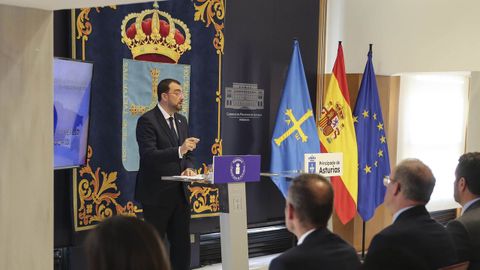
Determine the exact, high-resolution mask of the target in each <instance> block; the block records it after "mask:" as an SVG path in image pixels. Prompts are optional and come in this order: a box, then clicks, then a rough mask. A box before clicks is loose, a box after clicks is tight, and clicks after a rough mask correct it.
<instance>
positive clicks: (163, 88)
mask: <svg viewBox="0 0 480 270" xmlns="http://www.w3.org/2000/svg"><path fill="white" fill-rule="evenodd" d="M172 82H173V83H176V84H178V85H181V83H180V82H179V81H177V80H175V79H163V80H161V81H160V82H159V83H158V86H157V95H158V101H160V100H161V99H162V97H161V96H162V94H163V93H167V92H168V90H169V89H170V87H169V86H170V84H171V83H172Z"/></svg>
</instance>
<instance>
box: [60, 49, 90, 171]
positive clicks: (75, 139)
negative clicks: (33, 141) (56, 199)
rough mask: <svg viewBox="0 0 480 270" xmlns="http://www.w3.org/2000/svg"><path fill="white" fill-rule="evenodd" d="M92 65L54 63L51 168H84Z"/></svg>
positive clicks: (63, 61)
mask: <svg viewBox="0 0 480 270" xmlns="http://www.w3.org/2000/svg"><path fill="white" fill-rule="evenodd" d="M92 71H93V64H91V63H85V62H79V61H73V60H65V59H58V58H55V59H54V82H53V86H54V102H53V117H54V124H53V127H54V137H53V149H54V168H55V169H61V168H71V167H78V166H81V165H84V164H85V162H86V154H87V139H88V121H89V111H90V89H91V82H92Z"/></svg>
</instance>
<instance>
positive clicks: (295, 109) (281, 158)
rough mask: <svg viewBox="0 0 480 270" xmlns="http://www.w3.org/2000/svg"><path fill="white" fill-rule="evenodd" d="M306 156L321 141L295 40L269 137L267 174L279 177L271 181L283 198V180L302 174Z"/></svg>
mask: <svg viewBox="0 0 480 270" xmlns="http://www.w3.org/2000/svg"><path fill="white" fill-rule="evenodd" d="M306 153H320V140H319V138H318V133H317V128H316V126H315V115H314V113H313V110H312V103H311V101H310V94H309V92H308V85H307V80H306V78H305V71H304V70H303V63H302V57H301V55H300V48H299V45H298V41H297V40H294V42H293V54H292V59H291V60H290V66H289V67H288V72H287V79H286V80H285V85H284V87H283V95H282V99H281V101H280V106H279V107H278V113H277V119H276V122H275V129H274V131H273V136H272V155H271V157H272V159H271V164H270V171H271V172H272V173H274V174H279V175H280V176H274V177H272V180H273V182H274V183H275V184H276V185H277V187H278V188H279V189H280V191H281V192H282V194H283V195H284V196H285V197H286V196H287V191H288V186H289V179H287V178H286V177H285V176H287V175H296V174H298V173H299V172H301V171H302V170H303V163H304V161H303V160H304V154H306Z"/></svg>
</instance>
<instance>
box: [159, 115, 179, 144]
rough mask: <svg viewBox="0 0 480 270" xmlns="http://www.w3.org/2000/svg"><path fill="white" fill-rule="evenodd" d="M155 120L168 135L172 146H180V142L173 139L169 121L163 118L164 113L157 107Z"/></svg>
mask: <svg viewBox="0 0 480 270" xmlns="http://www.w3.org/2000/svg"><path fill="white" fill-rule="evenodd" d="M155 119H156V120H157V122H158V124H159V125H160V128H161V129H162V132H163V133H164V134H166V135H167V137H168V140H169V141H170V144H171V145H172V146H178V142H176V140H175V138H174V137H173V134H172V132H171V131H170V127H169V126H168V124H167V120H166V119H165V117H163V114H162V112H161V111H160V109H159V108H158V106H156V108H155Z"/></svg>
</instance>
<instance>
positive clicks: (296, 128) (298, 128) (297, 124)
mask: <svg viewBox="0 0 480 270" xmlns="http://www.w3.org/2000/svg"><path fill="white" fill-rule="evenodd" d="M285 115H286V116H288V118H289V119H288V120H286V122H287V124H289V125H290V123H293V125H292V126H291V127H290V128H289V129H288V130H287V131H285V133H283V134H282V135H280V137H278V138H275V139H274V141H275V144H276V145H277V146H280V144H282V142H283V141H284V140H286V139H287V138H288V137H290V135H292V134H293V133H294V132H297V135H298V136H299V137H300V139H302V142H307V141H308V136H307V135H305V133H304V132H303V130H302V124H303V123H304V122H305V121H307V119H308V118H309V117H313V112H312V110H308V111H307V112H306V113H305V114H304V115H302V117H300V119H298V120H297V119H295V116H294V115H293V111H292V109H287V110H286V111H285ZM297 139H298V137H297Z"/></svg>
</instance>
